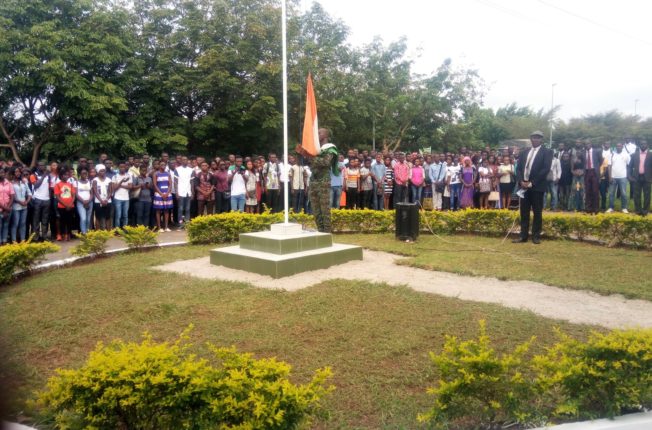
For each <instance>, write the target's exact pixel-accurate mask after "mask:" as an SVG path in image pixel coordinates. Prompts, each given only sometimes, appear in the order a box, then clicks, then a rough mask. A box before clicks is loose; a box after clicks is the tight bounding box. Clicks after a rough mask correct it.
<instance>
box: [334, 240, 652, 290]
mask: <svg viewBox="0 0 652 430" xmlns="http://www.w3.org/2000/svg"><path fill="white" fill-rule="evenodd" d="M337 241H338V242H343V243H352V244H357V245H361V246H364V247H366V248H370V249H373V250H379V251H387V252H392V253H396V254H401V255H405V256H407V257H408V258H407V259H406V260H405V261H404V263H405V264H409V265H411V266H415V267H421V268H424V269H431V270H441V271H444V272H453V273H459V274H464V275H473V276H490V277H494V278H499V279H524V280H530V281H537V282H542V283H544V284H548V285H554V286H558V287H565V288H574V289H582V290H591V291H595V292H597V293H600V294H613V293H620V294H623V295H625V296H626V297H630V298H639V299H645V300H652V252H651V251H642V250H635V249H626V248H607V247H604V246H598V245H592V244H588V243H582V242H572V241H562V240H544V241H542V242H541V244H540V245H534V244H532V243H531V242H529V243H526V244H513V243H511V238H508V240H506V241H505V242H504V243H501V242H502V238H496V237H482V236H468V235H455V236H433V235H429V234H424V235H421V236H419V239H418V240H417V241H416V242H414V243H405V242H400V241H398V240H396V239H395V237H394V235H393V234H384V235H365V234H353V235H339V236H338V237H337Z"/></svg>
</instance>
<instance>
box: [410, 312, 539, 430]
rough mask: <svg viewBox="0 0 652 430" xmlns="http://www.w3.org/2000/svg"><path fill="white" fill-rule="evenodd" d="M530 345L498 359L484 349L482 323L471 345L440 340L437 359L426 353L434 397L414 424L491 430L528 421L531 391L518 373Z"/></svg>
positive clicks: (487, 346) (485, 339) (486, 341)
mask: <svg viewBox="0 0 652 430" xmlns="http://www.w3.org/2000/svg"><path fill="white" fill-rule="evenodd" d="M533 341H534V338H532V339H531V340H530V341H528V342H525V343H523V344H521V345H518V346H517V347H516V349H515V350H514V352H512V353H506V354H500V355H499V354H498V353H496V351H495V350H494V349H493V348H492V347H491V345H490V340H489V337H488V336H487V334H486V329H485V324H484V321H480V333H479V336H478V338H477V340H468V341H460V340H458V339H457V338H456V337H453V336H446V342H445V344H444V349H443V351H442V353H441V354H435V353H433V352H431V353H430V358H431V360H432V361H433V363H434V364H435V366H436V367H437V369H438V370H439V372H440V374H441V380H440V381H439V384H438V385H437V387H435V388H430V389H429V390H428V393H429V394H431V395H434V396H436V398H435V404H434V407H433V408H432V409H431V410H430V411H428V412H427V413H425V414H422V415H419V417H418V418H419V421H421V422H428V423H430V424H431V425H433V426H434V427H436V428H448V427H449V426H450V425H452V426H453V427H454V428H462V427H463V424H462V423H463V422H465V421H466V422H468V421H469V420H472V422H473V424H472V426H471V427H476V425H479V427H480V428H488V429H493V428H501V427H502V425H503V424H505V423H509V422H518V423H524V422H528V421H530V420H532V417H533V415H534V414H535V412H534V410H532V408H531V400H532V399H533V397H534V391H533V386H532V384H530V383H529V382H528V380H527V378H526V377H525V376H524V375H523V373H522V368H523V357H524V355H525V353H526V352H527V351H528V349H529V348H530V344H531V343H532V342H533Z"/></svg>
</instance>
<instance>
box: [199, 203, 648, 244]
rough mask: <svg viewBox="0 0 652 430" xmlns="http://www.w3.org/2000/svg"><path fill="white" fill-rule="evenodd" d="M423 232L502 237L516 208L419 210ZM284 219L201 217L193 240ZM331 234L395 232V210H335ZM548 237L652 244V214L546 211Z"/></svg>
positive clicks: (304, 219)
mask: <svg viewBox="0 0 652 430" xmlns="http://www.w3.org/2000/svg"><path fill="white" fill-rule="evenodd" d="M420 217H421V223H420V227H421V231H422V232H424V233H428V232H430V231H432V233H435V234H453V233H479V234H486V235H495V236H503V235H505V234H507V232H508V231H509V230H510V229H511V228H512V226H514V230H513V231H518V228H519V226H518V219H519V215H518V212H515V211H508V210H479V209H467V210H462V211H457V212H436V211H421V212H420ZM290 219H291V221H292V222H298V223H300V224H303V225H304V226H307V227H311V228H314V220H313V217H312V216H311V215H306V214H303V213H300V214H294V213H293V214H290ZM278 222H283V214H271V213H269V212H266V213H264V214H260V215H252V214H246V213H238V212H231V213H224V214H219V215H209V216H200V217H197V218H195V219H193V220H192V221H191V222H190V224H189V225H188V238H189V240H190V242H192V243H223V242H233V241H236V240H238V235H239V234H240V233H249V232H253V231H262V230H266V229H268V228H269V226H270V224H273V223H278ZM331 224H332V228H333V233H387V232H392V231H394V211H373V210H369V209H364V210H343V209H342V210H339V209H334V210H332V211H331ZM543 233H544V235H545V237H549V238H557V239H578V240H584V239H597V240H600V241H602V242H603V243H604V244H606V245H608V246H616V245H622V244H627V245H633V246H637V247H642V248H652V217H640V216H637V215H628V214H617V213H614V214H599V215H584V214H572V213H569V214H563V213H545V214H544V215H543Z"/></svg>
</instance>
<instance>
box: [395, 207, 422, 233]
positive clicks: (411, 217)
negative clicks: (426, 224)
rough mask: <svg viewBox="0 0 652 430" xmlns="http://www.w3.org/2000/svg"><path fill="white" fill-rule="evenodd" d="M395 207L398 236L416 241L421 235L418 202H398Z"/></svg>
mask: <svg viewBox="0 0 652 430" xmlns="http://www.w3.org/2000/svg"><path fill="white" fill-rule="evenodd" d="M395 207H396V218H395V224H396V225H395V228H396V238H397V239H398V240H402V241H406V240H411V241H416V240H417V237H419V207H418V206H417V204H416V203H397V204H396V205H395Z"/></svg>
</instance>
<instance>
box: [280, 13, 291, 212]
mask: <svg viewBox="0 0 652 430" xmlns="http://www.w3.org/2000/svg"><path fill="white" fill-rule="evenodd" d="M286 14H287V6H286V0H282V1H281V15H282V17H281V32H282V33H283V34H282V47H283V168H284V169H285V179H286V182H285V184H284V185H283V202H284V203H283V212H284V214H285V217H284V218H285V224H288V223H289V210H288V200H289V196H288V194H289V193H288V188H289V185H290V184H289V179H290V177H289V170H288V62H287V24H286Z"/></svg>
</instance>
